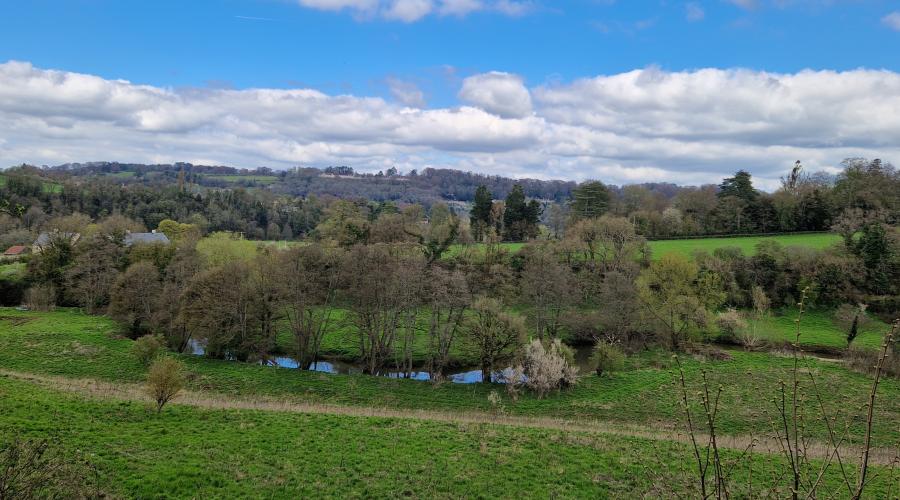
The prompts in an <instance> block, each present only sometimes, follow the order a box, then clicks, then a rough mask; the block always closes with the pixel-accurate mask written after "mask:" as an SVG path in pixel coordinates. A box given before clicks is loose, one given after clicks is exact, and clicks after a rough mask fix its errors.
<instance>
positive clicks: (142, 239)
mask: <svg viewBox="0 0 900 500" xmlns="http://www.w3.org/2000/svg"><path fill="white" fill-rule="evenodd" d="M153 243H156V244H160V245H168V244H169V243H170V241H169V237H168V236H166V235H165V233H160V232H158V231H156V230H153V232H151V233H128V234H126V235H125V246H127V247H130V246H131V245H134V244H142V245H146V244H153Z"/></svg>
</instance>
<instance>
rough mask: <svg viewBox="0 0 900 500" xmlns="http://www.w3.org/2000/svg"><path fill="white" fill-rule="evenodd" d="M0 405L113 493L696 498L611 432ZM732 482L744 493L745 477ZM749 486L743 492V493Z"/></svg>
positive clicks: (7, 391)
mask: <svg viewBox="0 0 900 500" xmlns="http://www.w3.org/2000/svg"><path fill="white" fill-rule="evenodd" d="M0 401H2V404H3V408H4V411H3V412H0V430H2V431H3V435H12V434H16V435H20V436H23V437H45V436H48V435H50V436H55V437H57V438H59V439H60V440H61V442H63V443H65V446H66V447H67V449H68V450H76V449H77V450H79V451H80V452H81V453H83V454H85V455H86V456H87V457H88V459H89V460H90V461H91V463H92V464H93V465H94V466H95V467H96V468H97V472H98V475H99V482H100V484H101V485H102V487H103V489H104V491H105V492H106V493H108V494H110V495H113V496H118V495H124V496H128V497H211V496H215V497H236V496H253V497H276V498H282V497H290V498H296V497H297V496H313V495H314V496H318V497H322V496H341V497H399V496H411V497H440V498H445V497H448V498H458V497H460V496H464V497H510V496H520V497H522V496H524V497H551V496H562V497H573V496H579V497H605V496H610V495H616V496H640V495H641V494H652V495H653V496H658V495H662V494H671V492H673V491H674V492H680V493H685V494H696V493H695V492H694V491H693V489H692V488H691V487H690V483H689V482H688V479H687V476H686V474H685V472H684V465H683V464H684V462H685V461H686V460H687V457H689V449H688V447H687V445H685V444H683V443H679V442H667V441H659V440H651V439H643V438H636V437H628V436H622V435H618V434H614V433H604V432H579V431H562V430H553V429H534V428H525V427H516V426H507V425H492V424H472V423H453V422H433V421H427V420H418V419H398V418H383V417H358V416H343V415H323V414H313V413H294V412H285V411H261V410H237V409H228V410H215V409H204V408H198V407H195V406H190V405H189V404H188V405H179V404H175V405H173V406H170V407H169V408H167V409H166V411H165V412H163V413H162V414H161V415H155V414H154V413H153V412H152V411H151V410H149V408H148V406H147V405H146V404H145V403H140V402H132V401H128V400H119V399H114V398H103V397H85V396H82V395H79V394H71V393H63V392H60V391H57V390H51V389H48V388H45V387H41V386H39V385H35V384H32V383H29V382H24V381H21V380H16V379H13V378H9V377H0ZM432 443H440V445H439V446H434V445H433V444H432ZM723 453H724V454H725V456H726V457H729V458H732V459H733V458H735V457H736V455H737V453H736V452H734V451H728V450H725V451H723ZM747 460H748V459H744V462H745V463H746V461H747ZM749 460H750V461H752V465H753V471H754V474H766V475H768V474H772V473H775V472H777V471H779V470H781V469H782V468H783V467H784V466H785V464H784V463H783V461H782V460H781V459H779V458H778V457H775V456H772V455H764V454H755V455H753V456H752V457H751V458H750V459H749ZM878 469H879V468H878V467H876V468H875V470H876V471H878ZM885 472H886V471H885ZM737 476H738V481H739V482H740V483H742V484H746V478H747V473H746V472H743V471H739V472H738V474H737ZM879 476H880V478H877V479H876V481H875V482H874V484H873V485H872V488H871V490H870V491H871V492H872V494H874V495H876V496H878V495H879V494H880V495H882V496H883V495H886V494H887V491H888V488H889V487H891V485H890V481H889V480H887V475H886V474H880V475H879ZM837 479H838V478H837V470H836V469H832V474H830V475H829V476H828V478H827V480H826V484H827V485H828V487H827V488H826V490H828V491H839V490H838V488H839V487H840V485H839V483H838V481H837ZM738 481H736V482H738ZM744 488H745V487H742V486H736V487H735V490H736V491H735V493H738V494H741V493H742V494H744V495H748V494H749V491H747V490H746V489H744ZM757 488H758V486H757ZM654 492H655V493H654ZM782 493H783V492H782Z"/></svg>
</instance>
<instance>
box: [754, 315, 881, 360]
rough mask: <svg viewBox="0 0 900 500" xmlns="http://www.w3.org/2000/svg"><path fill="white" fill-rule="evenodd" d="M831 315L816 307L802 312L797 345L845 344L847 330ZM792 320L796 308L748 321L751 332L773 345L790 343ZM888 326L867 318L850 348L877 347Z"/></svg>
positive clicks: (793, 332)
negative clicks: (751, 328)
mask: <svg viewBox="0 0 900 500" xmlns="http://www.w3.org/2000/svg"><path fill="white" fill-rule="evenodd" d="M833 317H834V312H833V311H825V310H816V309H811V310H807V311H805V312H804V313H803V325H804V328H803V330H802V334H801V336H800V345H801V346H803V347H804V348H805V349H808V350H816V349H822V348H825V349H843V348H845V347H847V332H845V331H843V330H841V329H840V328H839V327H838V326H837V325H836V324H835V322H834V319H833ZM796 319H797V310H796V309H786V310H783V311H778V312H776V313H775V314H773V315H770V316H768V317H765V318H762V319H759V320H752V321H751V322H752V323H755V324H756V330H755V331H756V332H757V334H758V335H759V336H760V338H761V339H762V340H765V341H767V342H771V343H775V344H788V343H793V342H794V339H795V336H796V332H797V324H796V323H795V320H796ZM889 329H890V326H889V325H887V324H886V323H884V322H882V321H879V320H878V319H877V318H871V323H870V324H868V325H866V326H864V327H863V328H862V329H861V330H860V332H859V334H858V335H857V337H856V339H855V340H854V341H853V347H861V348H867V349H877V348H878V347H879V346H881V342H882V339H883V337H884V334H885V332H887V331H888V330H889Z"/></svg>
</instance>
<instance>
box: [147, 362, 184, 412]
mask: <svg viewBox="0 0 900 500" xmlns="http://www.w3.org/2000/svg"><path fill="white" fill-rule="evenodd" d="M182 387H184V365H183V364H181V362H180V361H178V360H175V359H172V358H168V357H162V358H157V359H156V361H154V362H153V364H152V365H150V370H149V371H148V372H147V392H148V393H149V394H150V397H151V398H153V400H154V401H155V402H156V413H160V412H161V411H162V409H163V406H165V405H166V403H168V402H169V401H171V400H172V398H174V397H175V396H177V395H178V393H179V392H180V391H181V388H182Z"/></svg>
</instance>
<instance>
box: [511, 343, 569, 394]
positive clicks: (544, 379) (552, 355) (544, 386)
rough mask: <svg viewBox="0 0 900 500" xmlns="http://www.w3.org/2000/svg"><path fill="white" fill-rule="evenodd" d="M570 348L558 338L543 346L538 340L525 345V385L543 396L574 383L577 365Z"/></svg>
mask: <svg viewBox="0 0 900 500" xmlns="http://www.w3.org/2000/svg"><path fill="white" fill-rule="evenodd" d="M573 359H574V355H573V354H572V350H571V349H570V348H569V347H567V346H565V345H563V343H562V342H560V340H559V339H553V340H552V341H551V342H550V344H549V345H548V346H547V347H545V346H544V344H543V343H542V342H541V341H539V340H533V341H532V342H531V343H530V344H528V345H527V346H525V364H524V368H525V377H526V379H525V385H526V386H527V387H528V388H529V389H531V390H533V391H534V392H536V393H537V395H538V397H539V398H542V397H544V395H546V394H547V393H548V392H550V391H552V390H555V389H556V390H558V389H561V388H563V387H568V386H571V385H575V383H576V382H577V380H578V367H576V366H574V363H573Z"/></svg>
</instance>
